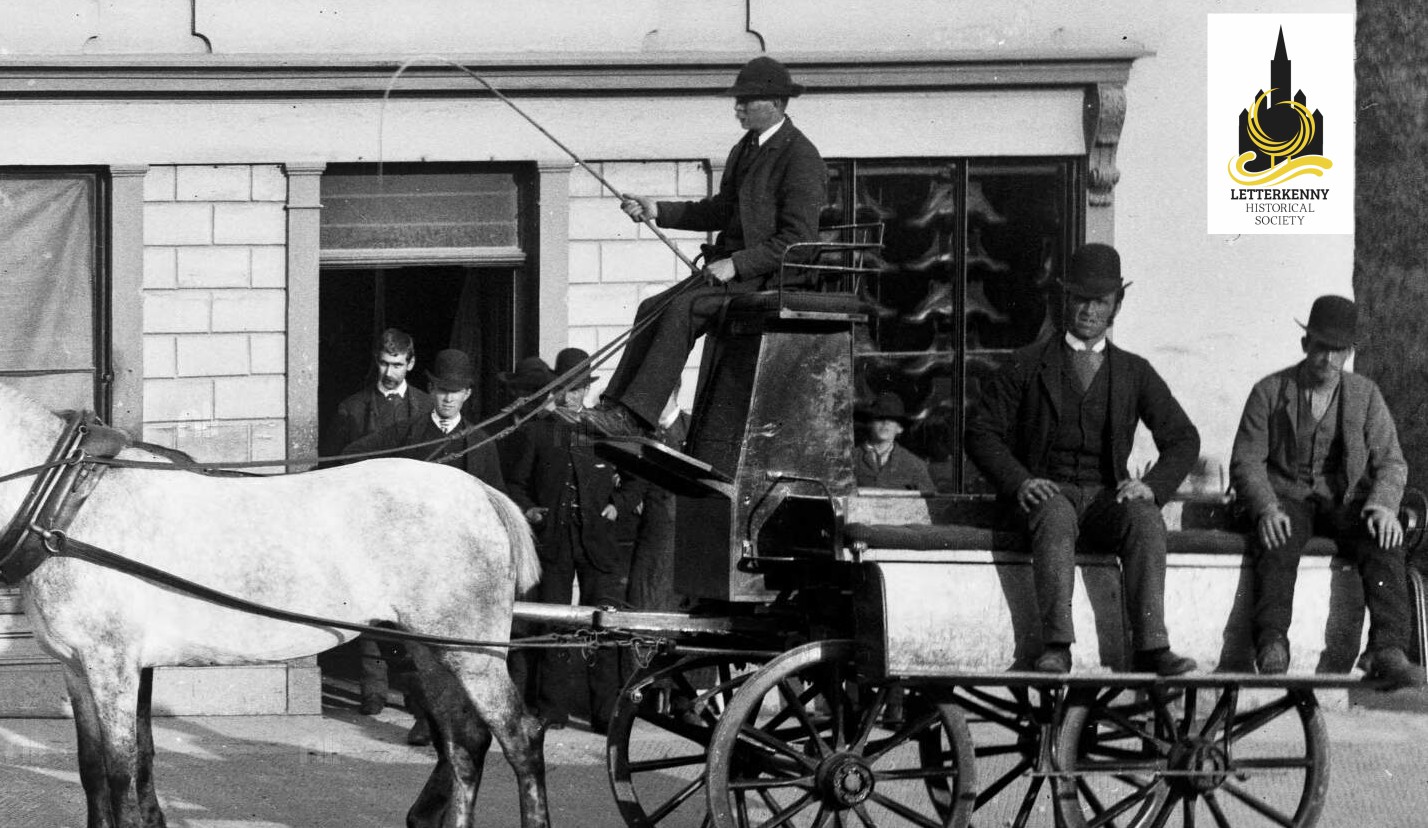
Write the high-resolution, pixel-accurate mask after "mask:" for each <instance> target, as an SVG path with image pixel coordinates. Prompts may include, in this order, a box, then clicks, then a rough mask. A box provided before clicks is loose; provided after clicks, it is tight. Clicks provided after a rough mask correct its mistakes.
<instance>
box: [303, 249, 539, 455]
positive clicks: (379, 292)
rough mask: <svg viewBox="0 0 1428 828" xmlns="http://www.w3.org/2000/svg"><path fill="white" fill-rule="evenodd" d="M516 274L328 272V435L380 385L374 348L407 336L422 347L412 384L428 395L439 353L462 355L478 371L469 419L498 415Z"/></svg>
mask: <svg viewBox="0 0 1428 828" xmlns="http://www.w3.org/2000/svg"><path fill="white" fill-rule="evenodd" d="M514 283H515V279H514V273H513V272H512V271H510V270H507V269H503V268H475V267H464V266H459V265H440V266H416V267H395V268H361V269H335V268H332V269H329V268H324V269H323V270H322V277H321V281H320V282H319V287H318V291H319V293H318V354H317V358H318V380H317V396H318V415H319V428H324V429H325V428H326V427H327V423H328V421H329V420H330V419H331V416H332V412H333V411H334V410H336V408H337V404H338V403H340V402H341V401H342V400H343V399H344V398H345V397H347V396H348V395H349V394H352V393H354V392H356V391H358V390H360V389H362V388H363V387H365V386H367V385H369V384H371V383H375V382H376V375H375V374H374V373H373V366H372V356H371V350H372V343H373V342H374V341H375V338H376V337H377V335H379V334H380V333H381V332H382V331H383V330H384V329H386V328H388V327H396V328H401V329H402V330H404V331H406V332H407V333H409V334H411V335H412V339H413V340H415V342H416V351H417V362H416V368H415V369H413V371H412V373H411V374H410V375H409V376H408V381H409V382H410V383H411V384H412V385H414V386H416V387H418V388H422V389H425V388H426V385H427V383H426V375H427V374H426V372H427V369H428V368H430V367H431V364H432V359H433V357H434V356H435V355H436V352H437V351H440V350H442V349H443V348H451V347H459V348H461V349H462V350H464V351H466V352H467V353H468V354H470V356H471V358H472V360H473V361H474V362H475V363H476V375H477V376H476V388H475V391H474V393H473V394H472V395H471V400H470V401H469V402H468V403H467V416H469V417H472V418H479V417H481V416H482V415H483V413H489V412H493V411H495V410H497V408H498V407H499V392H498V388H497V383H496V374H497V373H499V372H501V371H506V370H509V369H510V366H511V365H512V363H513V357H512V348H513V344H512V343H513V336H512V330H513V321H514V320H513V317H514V313H513V307H514V297H513V290H514Z"/></svg>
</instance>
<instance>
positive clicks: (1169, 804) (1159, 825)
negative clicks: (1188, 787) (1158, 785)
mask: <svg viewBox="0 0 1428 828" xmlns="http://www.w3.org/2000/svg"><path fill="white" fill-rule="evenodd" d="M1177 799H1179V795H1178V794H1176V793H1175V792H1174V791H1171V793H1170V796H1168V797H1166V799H1165V801H1164V802H1162V803H1160V808H1159V809H1157V810H1156V812H1155V818H1154V819H1152V820H1151V822H1150V828H1165V823H1166V822H1167V821H1168V820H1169V819H1170V815H1171V814H1173V813H1175V802H1176V800H1177Z"/></svg>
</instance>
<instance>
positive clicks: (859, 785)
mask: <svg viewBox="0 0 1428 828" xmlns="http://www.w3.org/2000/svg"><path fill="white" fill-rule="evenodd" d="M816 778H817V782H818V790H819V791H820V792H821V793H822V794H823V801H825V802H830V803H833V804H834V805H836V806H837V807H839V808H851V807H852V806H854V805H857V804H858V803H860V802H862V801H863V800H865V799H867V798H868V797H869V796H872V794H873V769H872V768H870V767H868V763H867V762H865V761H864V760H863V757H861V756H858V755H857V754H853V753H838V754H835V755H833V756H830V757H828V758H827V759H825V760H824V761H823V762H822V763H820V764H819V766H818V774H817V777H816Z"/></svg>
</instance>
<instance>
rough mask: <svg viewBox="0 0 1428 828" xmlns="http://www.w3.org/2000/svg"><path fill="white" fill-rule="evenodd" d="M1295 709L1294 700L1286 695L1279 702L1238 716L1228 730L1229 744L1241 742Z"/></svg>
mask: <svg viewBox="0 0 1428 828" xmlns="http://www.w3.org/2000/svg"><path fill="white" fill-rule="evenodd" d="M1294 707H1295V701H1294V699H1293V698H1291V697H1290V696H1289V695H1287V694H1286V695H1285V696H1284V697H1283V698H1281V699H1279V700H1278V701H1275V702H1270V703H1269V704H1266V705H1264V706H1262V707H1258V708H1255V709H1254V710H1251V711H1249V712H1248V713H1244V714H1242V715H1240V716H1236V717H1235V718H1234V719H1233V721H1231V722H1230V725H1229V727H1228V728H1227V735H1228V737H1229V742H1230V743H1231V744H1233V743H1235V742H1238V741H1240V740H1241V739H1243V738H1245V737H1246V736H1248V735H1250V734H1251V733H1254V732H1255V731H1257V730H1259V729H1260V728H1262V727H1264V726H1265V725H1267V724H1269V723H1270V722H1272V721H1274V720H1275V719H1277V718H1279V717H1280V716H1282V715H1284V714H1285V713H1287V712H1289V711H1290V710H1293V709H1294Z"/></svg>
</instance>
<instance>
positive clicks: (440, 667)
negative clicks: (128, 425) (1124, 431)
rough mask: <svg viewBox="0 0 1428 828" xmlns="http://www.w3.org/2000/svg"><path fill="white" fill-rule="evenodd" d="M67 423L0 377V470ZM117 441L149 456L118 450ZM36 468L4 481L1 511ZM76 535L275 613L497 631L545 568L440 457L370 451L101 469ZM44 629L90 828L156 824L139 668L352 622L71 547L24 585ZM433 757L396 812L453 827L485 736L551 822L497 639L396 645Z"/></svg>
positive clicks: (503, 502) (290, 642)
mask: <svg viewBox="0 0 1428 828" xmlns="http://www.w3.org/2000/svg"><path fill="white" fill-rule="evenodd" d="M62 430H63V421H62V420H61V419H60V418H59V417H58V416H56V415H55V414H53V413H51V412H50V411H48V410H46V409H44V408H42V407H41V406H39V405H38V404H37V403H35V402H34V401H33V400H30V399H28V398H27V397H25V396H23V395H21V394H19V393H18V392H16V391H14V390H13V389H11V388H9V387H6V386H3V385H0V475H3V474H7V473H9V472H13V471H17V470H20V469H25V468H28V467H30V466H34V465H36V464H40V463H43V462H45V460H46V458H47V456H48V455H49V453H50V452H51V450H52V449H53V447H54V445H55V442H56V441H57V440H58V439H59V437H60V435H61V432H62ZM120 457H121V458H126V459H135V460H159V459H161V458H159V457H157V456H156V455H153V454H150V453H148V452H144V451H141V450H137V449H134V448H129V449H125V450H124V452H123V453H122V454H121V455H120ZM31 483H32V480H31V479H29V478H19V479H15V480H11V481H9V482H5V483H3V484H0V521H5V520H7V519H9V517H10V516H12V515H14V514H15V513H16V511H17V510H18V509H19V508H20V504H21V501H22V499H23V498H24V496H25V493H26V492H27V491H28V488H29V486H30V485H31ZM68 534H69V536H70V537H72V538H74V539H76V540H80V541H84V542H86V543H89V544H92V545H94V546H97V547H101V548H103V549H107V550H109V551H112V552H114V553H117V554H119V555H122V556H124V557H126V558H130V559H133V560H136V561H140V562H142V563H144V564H148V565H149V566H152V567H156V568H158V569H161V570H164V571H166V572H170V573H173V574H175V575H178V576H180V577H182V578H186V579H189V580H191V581H196V582H199V583H201V584H204V585H206V586H209V587H211V588H214V589H217V590H219V591H222V592H226V593H229V594H231V595H235V596H238V597H241V598H244V599H247V600H250V601H254V602H257V603H260V604H264V605H268V606H272V607H277V608H281V609H284V610H289V611H294V612H300V613H306V614H310V615H316V616H321V617H323V618H330V619H334V620H339V621H344V622H352V623H359V624H373V623H377V624H390V625H392V626H395V627H397V628H400V629H405V630H411V631H414V632H420V633H425V634H430V635H438V636H446V637H453V638H462V639H470V640H479V641H506V640H508V637H509V634H510V627H511V612H512V604H513V603H514V600H515V595H516V593H517V591H518V590H523V589H525V588H527V587H528V586H530V585H531V584H533V583H534V582H535V581H536V580H537V579H538V578H539V574H540V572H539V564H538V563H537V560H536V556H535V549H534V545H533V543H532V541H531V537H530V531H529V529H528V528H527V525H526V521H525V520H524V519H523V518H522V516H521V514H520V511H519V509H518V508H517V507H516V506H515V504H513V503H512V502H511V501H510V500H509V499H507V498H506V497H505V496H504V495H502V494H501V493H500V492H498V491H496V490H494V489H492V488H490V487H488V486H486V485H485V484H483V483H481V482H480V481H478V480H476V479H475V478H473V477H471V476H470V475H468V474H466V473H464V472H462V471H459V470H456V469H453V468H449V467H446V466H440V465H436V464H433V463H422V462H418V461H414V460H397V459H382V460H372V461H368V462H364V463H359V464H356V465H352V466H344V467H340V468H335V469H330V470H324V471H317V472H307V473H303V474H294V475H285V476H274V477H217V476H206V475H201V474H196V473H193V472H187V471H168V470H159V469H134V468H112V469H109V470H108V472H107V474H106V475H105V476H104V477H103V479H101V480H100V482H99V485H98V487H97V488H96V489H95V490H94V492H93V494H92V495H91V496H90V497H89V499H88V501H86V502H85V503H84V504H83V506H82V507H81V509H80V511H79V514H78V516H77V517H76V519H75V520H74V522H73V523H72V524H71V525H70V526H69V528H68ZM21 594H22V596H23V601H24V607H25V612H26V613H27V614H28V616H29V618H30V620H31V623H32V624H33V626H34V629H35V635H36V638H37V639H38V640H39V642H40V644H41V645H42V646H43V647H44V648H45V650H46V651H48V652H49V653H50V654H52V655H53V656H54V657H55V658H57V659H58V660H59V661H60V663H61V664H63V665H64V672H65V679H66V682H67V685H68V689H69V694H70V697H71V701H72V704H73V707H74V718H75V725H76V729H77V731H78V736H79V763H80V777H81V780H82V782H83V784H84V790H85V794H86V798H87V800H88V818H89V828H154V827H155V826H163V825H164V824H165V823H164V818H163V813H162V811H161V810H160V808H159V804H158V798H157V796H156V795H155V793H154V780H153V774H152V761H153V749H154V748H153V736H152V733H151V730H150V722H149V693H150V689H151V682H152V673H153V670H152V668H154V667H157V666H163V665H217V664H245V663H252V662H261V661H274V660H282V659H291V658H298V657H301V656H306V655H311V654H313V653H316V652H319V651H322V650H325V649H328V648H330V647H334V646H336V645H338V644H341V643H342V642H344V641H348V640H350V639H352V638H354V637H355V636H356V633H354V632H351V631H345V630H340V629H332V628H321V627H313V626H305V625H298V624H292V623H287V622H283V621H277V620H272V619H269V618H264V617H261V616H258V615H252V614H247V613H243V612H238V611H235V610H231V609H224V608H222V607H219V606H216V605H214V604H211V603H206V602H204V601H201V600H198V599H195V598H190V597H188V596H186V595H184V594H181V593H180V592H177V591H175V590H172V589H167V588H164V587H160V586H156V585H155V584H153V583H150V582H148V581H145V580H142V579H139V578H137V577H133V576H130V575H126V574H121V573H119V572H115V571H113V570H110V569H106V568H104V567H100V566H97V565H95V564H92V563H88V562H85V561H81V560H75V559H72V558H68V557H50V558H48V559H47V560H45V562H44V563H42V564H41V565H40V566H39V568H37V569H36V570H35V571H34V572H33V573H31V574H30V575H29V576H28V577H26V578H24V579H23V581H22V583H21ZM408 648H409V650H410V652H411V654H412V657H413V660H414V661H415V662H416V665H417V670H418V674H419V679H418V681H419V686H420V690H421V692H422V694H423V695H424V696H425V697H426V699H427V701H428V702H429V708H430V715H431V719H432V724H433V726H434V732H433V736H434V741H435V743H436V746H437V750H438V754H439V757H440V761H439V762H438V765H437V767H436V769H435V770H434V771H433V772H432V775H431V777H430V779H429V780H428V781H427V784H426V787H425V788H424V789H423V791H422V792H421V794H420V796H419V797H418V798H417V801H416V804H414V805H413V806H412V809H411V811H410V812H409V813H408V815H407V824H408V825H409V826H428V825H430V826H436V825H440V826H445V828H456V826H467V825H469V824H471V822H472V816H473V810H474V806H475V800H476V793H477V789H478V788H479V786H480V781H481V771H482V767H483V763H484V759H485V754H486V751H487V749H488V748H489V747H490V744H491V739H492V736H493V735H494V736H495V738H496V740H497V741H499V742H500V743H501V747H502V749H503V750H504V751H505V754H506V758H507V761H509V762H510V764H511V766H512V767H513V768H514V769H515V772H516V777H517V785H518V790H519V793H520V808H521V817H522V823H521V824H522V826H524V828H536V827H537V826H546V825H548V823H549V815H548V813H547V808H546V800H545V764H544V756H543V752H542V741H543V734H542V730H541V727H540V725H539V720H537V719H536V718H535V717H534V716H531V715H530V714H529V713H527V711H526V710H525V708H524V706H523V705H522V703H521V700H520V698H519V695H518V694H517V691H516V689H515V687H514V685H513V684H512V682H511V680H510V677H509V675H508V673H507V670H506V662H505V654H504V652H503V651H502V650H501V649H500V648H484V649H483V648H461V647H445V646H426V645H408Z"/></svg>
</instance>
